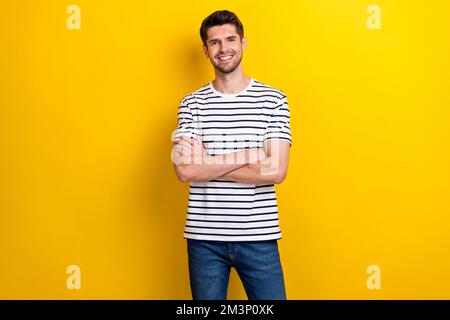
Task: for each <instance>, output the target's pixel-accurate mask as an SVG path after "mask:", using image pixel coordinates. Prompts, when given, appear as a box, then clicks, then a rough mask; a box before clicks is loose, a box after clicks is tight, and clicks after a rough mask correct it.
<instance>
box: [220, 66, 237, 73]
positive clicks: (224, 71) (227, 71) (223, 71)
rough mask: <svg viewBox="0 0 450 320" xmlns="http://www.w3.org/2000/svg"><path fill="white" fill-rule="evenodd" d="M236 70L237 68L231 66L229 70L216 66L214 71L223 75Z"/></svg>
mask: <svg viewBox="0 0 450 320" xmlns="http://www.w3.org/2000/svg"><path fill="white" fill-rule="evenodd" d="M236 68H237V66H233V67H231V68H226V69H224V68H221V67H219V66H216V70H217V71H220V72H221V73H224V74H227V73H231V72H233V71H234V70H236Z"/></svg>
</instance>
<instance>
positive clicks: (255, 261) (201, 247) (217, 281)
mask: <svg viewBox="0 0 450 320" xmlns="http://www.w3.org/2000/svg"><path fill="white" fill-rule="evenodd" d="M187 250H188V261H189V279H190V284H191V291H192V298H193V299H194V300H226V298H227V290H228V280H229V277H230V270H231V267H234V268H235V269H236V271H237V273H238V275H239V278H240V279H241V281H242V284H243V285H244V289H245V292H246V294H247V298H248V299H249V300H286V291H285V287H284V278H283V270H282V267H281V262H280V256H279V252H278V243H277V240H268V241H243V242H223V241H205V240H192V239H187Z"/></svg>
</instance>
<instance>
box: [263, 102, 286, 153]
mask: <svg viewBox="0 0 450 320" xmlns="http://www.w3.org/2000/svg"><path fill="white" fill-rule="evenodd" d="M270 139H278V140H286V141H289V144H290V145H292V136H291V125H290V111H289V106H288V103H287V98H286V96H283V98H282V99H280V101H279V102H278V104H277V106H276V107H275V109H274V111H273V113H272V115H271V117H270V120H269V123H268V125H267V127H266V131H265V134H264V139H263V141H265V140H270Z"/></svg>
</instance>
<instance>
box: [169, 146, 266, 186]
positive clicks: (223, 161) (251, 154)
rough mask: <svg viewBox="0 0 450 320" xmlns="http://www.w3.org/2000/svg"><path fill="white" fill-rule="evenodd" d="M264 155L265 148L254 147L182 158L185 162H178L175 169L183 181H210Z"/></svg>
mask: <svg viewBox="0 0 450 320" xmlns="http://www.w3.org/2000/svg"><path fill="white" fill-rule="evenodd" d="M264 156H265V154H264V151H263V149H258V148H253V149H246V150H241V151H237V152H232V153H228V154H224V155H217V156H210V155H204V156H202V157H200V158H195V159H192V158H191V157H189V158H182V159H181V161H182V162H183V163H181V164H176V165H175V171H176V173H177V175H178V177H179V179H180V180H181V181H196V182H199V181H210V180H213V179H216V178H219V177H221V176H223V175H225V174H227V173H228V172H230V171H233V170H236V169H238V168H241V167H243V166H245V165H248V164H251V163H254V162H256V161H258V159H262V158H264ZM186 162H187V164H186Z"/></svg>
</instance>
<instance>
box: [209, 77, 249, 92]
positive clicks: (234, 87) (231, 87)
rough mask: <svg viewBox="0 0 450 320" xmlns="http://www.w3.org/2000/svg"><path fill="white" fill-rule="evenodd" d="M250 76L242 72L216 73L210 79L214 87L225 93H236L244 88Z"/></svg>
mask: <svg viewBox="0 0 450 320" xmlns="http://www.w3.org/2000/svg"><path fill="white" fill-rule="evenodd" d="M250 80H251V79H250V77H248V76H246V75H245V74H244V73H242V72H241V73H237V74H232V73H230V74H216V79H214V80H213V81H212V84H213V86H214V88H215V89H216V90H217V91H220V92H222V93H225V94H230V93H237V92H241V91H242V90H244V89H245V88H246V87H247V86H248V84H249V83H250Z"/></svg>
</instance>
